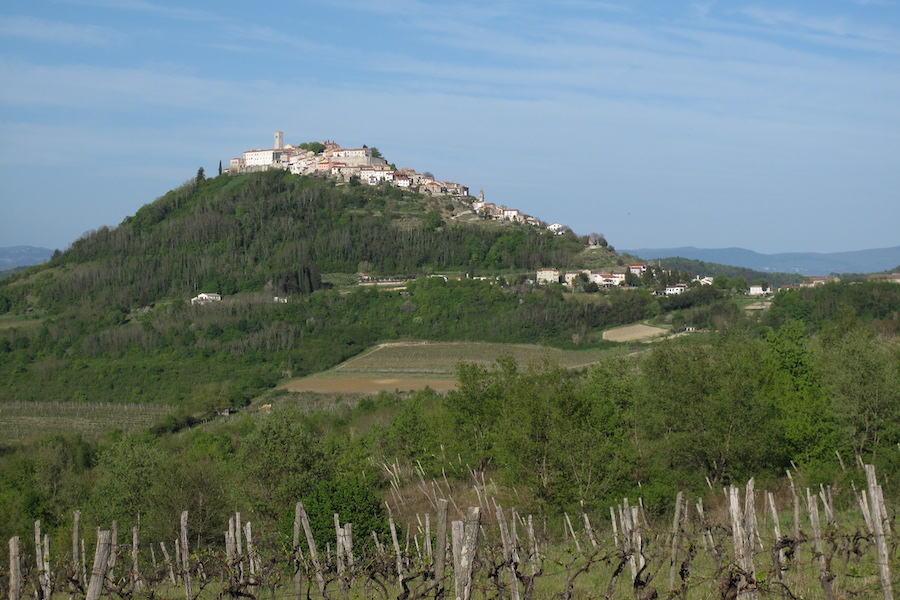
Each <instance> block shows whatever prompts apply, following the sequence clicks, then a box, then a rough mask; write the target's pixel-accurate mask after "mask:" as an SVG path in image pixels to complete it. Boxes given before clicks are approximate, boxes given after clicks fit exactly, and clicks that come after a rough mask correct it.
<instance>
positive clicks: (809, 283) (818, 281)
mask: <svg viewBox="0 0 900 600" xmlns="http://www.w3.org/2000/svg"><path fill="white" fill-rule="evenodd" d="M840 280H841V279H840V277H810V278H809V279H807V280H806V281H801V282H800V287H816V286H818V285H825V284H826V283H832V282H835V283H836V282H838V281H840Z"/></svg>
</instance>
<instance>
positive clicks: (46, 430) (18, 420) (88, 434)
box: [0, 402, 172, 443]
mask: <svg viewBox="0 0 900 600" xmlns="http://www.w3.org/2000/svg"><path fill="white" fill-rule="evenodd" d="M171 410H172V407H170V406H162V405H153V404H107V403H99V402H98V403H90V402H7V403H2V404H0V443H10V442H16V441H19V440H24V439H28V438H36V437H41V436H45V435H52V434H56V433H65V434H76V435H81V436H83V437H85V438H89V439H96V438H99V437H101V436H103V435H105V434H107V433H109V432H111V431H115V430H116V429H121V430H122V431H137V430H140V429H143V428H145V427H151V426H153V425H155V424H157V423H158V422H159V421H161V420H162V419H163V418H164V417H165V416H166V415H167V414H169V412H171Z"/></svg>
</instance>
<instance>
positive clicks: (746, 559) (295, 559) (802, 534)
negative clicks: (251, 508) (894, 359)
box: [2, 465, 897, 600]
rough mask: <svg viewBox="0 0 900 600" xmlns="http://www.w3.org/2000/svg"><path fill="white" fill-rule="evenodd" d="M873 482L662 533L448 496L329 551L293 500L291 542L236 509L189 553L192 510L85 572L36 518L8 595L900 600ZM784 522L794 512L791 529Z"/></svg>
mask: <svg viewBox="0 0 900 600" xmlns="http://www.w3.org/2000/svg"><path fill="white" fill-rule="evenodd" d="M866 475H867V482H868V485H867V489H865V490H861V491H860V490H857V489H855V488H853V489H852V490H850V491H848V490H843V489H841V490H838V489H833V488H831V487H829V488H822V489H820V490H819V491H818V492H815V491H813V490H810V489H808V488H807V489H806V490H805V493H804V494H802V495H801V494H800V493H798V492H799V490H797V489H795V486H794V485H793V480H791V487H790V497H789V498H783V499H780V502H781V503H782V505H781V506H779V502H777V501H776V498H775V496H774V494H772V493H771V492H766V493H762V494H758V493H757V492H756V491H755V489H754V487H755V486H754V482H753V480H750V482H748V484H747V486H746V488H745V490H744V494H743V502H742V500H741V495H742V494H741V490H740V489H739V488H737V487H733V486H732V487H730V488H729V489H727V490H725V492H726V498H727V500H726V502H725V504H724V506H723V507H722V508H721V509H720V510H712V509H710V508H709V507H706V508H705V507H704V505H703V502H702V500H697V502H696V504H693V505H692V504H691V503H689V502H688V501H686V499H685V498H684V497H683V495H682V494H680V493H679V494H678V496H677V498H676V501H675V509H674V516H673V518H672V521H671V525H663V524H660V523H656V524H654V523H653V522H651V520H650V519H648V517H647V515H646V514H645V511H644V509H643V504H642V502H641V501H638V503H637V504H630V503H629V501H628V500H627V499H626V500H624V501H623V503H622V504H620V505H618V506H617V507H615V508H613V507H611V508H610V513H609V517H610V521H609V525H610V526H611V528H610V529H609V530H606V531H604V533H603V534H600V533H599V529H600V526H599V524H592V522H591V518H590V517H589V516H588V515H587V514H582V515H581V517H580V519H572V518H571V517H570V516H569V515H568V514H566V515H564V518H563V519H562V520H561V524H562V527H561V528H559V527H557V528H553V527H548V525H547V520H546V519H544V520H542V523H539V522H538V520H537V519H534V518H533V517H532V516H524V515H519V514H518V513H517V512H516V511H515V510H514V509H513V510H503V508H502V507H501V506H499V505H498V504H497V503H496V502H494V501H493V500H490V499H488V496H487V495H483V496H482V495H479V499H481V498H483V501H482V503H481V506H473V507H469V508H468V510H467V511H466V514H465V517H464V518H462V519H459V520H454V521H451V520H450V519H449V512H450V510H449V507H450V501H448V500H445V499H436V500H435V503H434V507H435V509H436V520H435V522H434V524H432V519H431V515H427V514H426V515H425V516H424V518H421V517H419V516H418V515H417V516H416V520H415V521H414V522H413V523H411V524H410V525H409V526H408V527H407V528H406V533H405V536H404V535H403V534H402V533H401V532H400V531H399V528H398V527H397V525H396V523H395V521H394V518H393V517H391V518H390V519H389V527H390V534H391V535H390V539H389V540H381V539H379V538H378V536H377V535H376V534H375V533H374V532H372V533H371V537H369V536H367V535H363V536H362V538H356V539H355V538H354V533H355V532H354V531H353V527H352V525H351V524H349V523H346V524H342V523H341V521H340V517H339V515H337V514H335V515H334V524H335V537H334V538H333V539H332V540H328V541H326V542H325V543H324V546H323V540H315V539H314V536H313V533H312V528H311V527H310V522H309V519H308V517H307V514H306V511H305V508H304V507H303V504H302V503H297V505H296V511H295V519H294V528H293V539H292V540H290V541H288V540H286V539H284V536H279V535H276V534H271V535H268V536H262V537H261V538H259V539H257V538H256V537H255V535H257V534H258V532H254V531H253V529H252V526H251V524H250V523H249V522H243V523H242V521H241V515H240V514H239V513H236V514H235V515H234V517H232V518H231V519H230V521H229V528H228V531H227V532H225V544H224V548H194V547H192V546H191V543H190V519H189V515H188V513H187V511H185V512H183V513H182V514H181V521H180V536H179V537H178V539H176V540H174V543H173V544H170V545H168V546H167V544H166V542H159V543H158V545H147V546H144V545H142V543H141V541H140V539H139V537H140V536H139V533H140V532H139V530H138V528H137V527H135V528H134V529H133V530H132V536H131V543H130V544H123V543H119V540H118V537H119V534H118V532H117V531H116V530H115V524H114V525H113V529H111V530H104V531H98V533H97V538H96V543H95V546H94V558H93V561H92V564H91V565H89V564H88V563H87V561H86V560H85V559H86V544H85V540H84V539H83V538H82V537H81V536H80V531H79V521H80V513H76V514H75V520H74V527H73V532H72V548H71V550H70V551H69V552H68V553H65V554H64V556H63V558H62V560H60V561H59V562H58V563H57V564H56V565H55V566H54V567H51V560H50V543H49V538H48V537H47V536H43V537H42V536H41V531H40V522H37V523H35V534H34V546H33V547H32V549H33V553H31V554H28V553H26V551H25V549H24V548H23V546H24V544H23V543H22V542H21V540H20V538H19V537H14V538H12V539H10V541H9V550H10V554H9V572H8V573H7V574H6V575H5V576H4V577H2V583H3V584H4V587H5V588H6V589H5V590H2V591H3V592H4V596H5V597H8V598H10V599H11V600H21V598H23V597H25V595H33V596H34V597H35V598H38V599H39V600H41V599H51V598H55V597H59V598H62V597H68V598H71V599H76V598H86V599H88V600H98V599H99V598H101V597H108V598H122V599H130V598H176V597H184V598H186V599H187V600H192V599H199V598H272V599H273V600H276V599H279V598H293V599H295V600H300V599H301V598H304V597H305V598H308V599H309V598H323V599H326V600H327V599H330V598H333V597H342V598H344V597H366V598H384V599H385V600H387V599H388V598H392V597H396V598H398V600H413V599H416V598H424V597H434V598H443V597H453V598H457V599H459V600H470V599H472V598H509V599H510V600H530V599H532V598H544V597H559V598H563V599H569V598H607V599H614V598H635V599H638V600H651V599H653V598H722V599H751V600H756V599H758V598H782V599H790V598H826V599H827V600H833V599H837V598H885V599H886V600H891V599H892V598H893V588H894V582H893V581H892V579H891V566H892V563H894V566H895V570H896V563H897V542H896V538H895V537H894V536H893V527H894V525H893V523H892V519H891V517H890V516H889V514H888V511H887V510H886V507H885V503H884V498H883V492H882V489H881V486H879V485H878V483H877V481H876V478H875V472H874V468H873V467H872V466H870V465H867V466H866ZM850 492H852V494H853V502H854V504H855V507H856V509H857V510H854V511H850V510H845V511H843V512H839V511H836V510H835V503H836V499H838V500H841V499H848V498H849V493H850ZM760 508H761V510H760V511H759V513H757V510H758V509H760ZM779 509H781V511H780V510H779ZM802 513H805V515H802ZM782 514H787V515H789V516H788V517H787V518H784V521H785V528H784V530H782V519H783V517H782V516H781V515H782ZM767 515H768V516H767ZM804 517H805V518H804ZM604 520H605V519H604ZM551 529H562V532H561V533H562V535H555V536H554V535H552V534H551V533H550V530H551ZM604 529H606V528H605V527H604ZM520 532H521V533H520ZM404 538H405V539H404ZM157 549H158V550H159V554H157V552H156V550H157ZM169 550H172V552H170V551H169ZM451 595H452V596H451Z"/></svg>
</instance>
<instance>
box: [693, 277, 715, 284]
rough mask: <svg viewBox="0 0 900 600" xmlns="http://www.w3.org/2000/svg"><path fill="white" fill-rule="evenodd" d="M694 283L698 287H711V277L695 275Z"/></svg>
mask: <svg viewBox="0 0 900 600" xmlns="http://www.w3.org/2000/svg"><path fill="white" fill-rule="evenodd" d="M694 281H696V282H697V283H699V284H700V285H712V284H713V278H712V277H700V276H699V275H697V276H696V277H694Z"/></svg>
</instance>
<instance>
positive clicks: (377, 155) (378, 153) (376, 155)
mask: <svg viewBox="0 0 900 600" xmlns="http://www.w3.org/2000/svg"><path fill="white" fill-rule="evenodd" d="M363 148H365V146H363ZM369 152H370V153H371V154H372V158H383V157H382V156H381V151H380V150H378V148H376V147H375V146H372V147H371V148H369Z"/></svg>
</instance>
